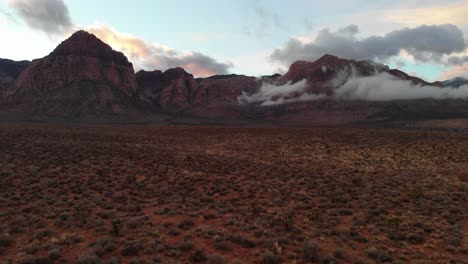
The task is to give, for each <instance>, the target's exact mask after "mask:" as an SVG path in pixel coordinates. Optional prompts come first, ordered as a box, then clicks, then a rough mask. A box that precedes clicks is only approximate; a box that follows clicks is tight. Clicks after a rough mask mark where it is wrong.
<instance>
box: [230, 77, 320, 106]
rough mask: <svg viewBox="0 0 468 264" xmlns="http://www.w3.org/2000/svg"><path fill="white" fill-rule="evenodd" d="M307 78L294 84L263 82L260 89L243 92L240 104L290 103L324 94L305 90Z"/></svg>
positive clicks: (239, 99) (266, 104) (309, 99)
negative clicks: (253, 91) (254, 91)
mask: <svg viewBox="0 0 468 264" xmlns="http://www.w3.org/2000/svg"><path fill="white" fill-rule="evenodd" d="M305 86H306V80H305V79H304V80H302V81H299V82H296V83H294V84H291V83H286V84H284V85H275V84H271V83H265V82H264V83H263V85H262V87H261V88H260V90H259V91H258V92H256V93H253V94H248V93H246V92H243V93H242V95H241V96H239V97H237V101H238V102H239V103H240V104H258V105H260V106H269V105H279V104H288V103H295V102H302V101H312V100H318V99H321V98H323V97H324V95H317V94H311V93H307V92H306V91H305Z"/></svg>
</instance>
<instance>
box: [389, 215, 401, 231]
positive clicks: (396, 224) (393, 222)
mask: <svg viewBox="0 0 468 264" xmlns="http://www.w3.org/2000/svg"><path fill="white" fill-rule="evenodd" d="M402 222H403V220H402V219H401V218H399V217H397V216H391V217H389V218H387V226H388V227H389V228H390V231H392V232H396V231H399V230H400V226H401V223H402Z"/></svg>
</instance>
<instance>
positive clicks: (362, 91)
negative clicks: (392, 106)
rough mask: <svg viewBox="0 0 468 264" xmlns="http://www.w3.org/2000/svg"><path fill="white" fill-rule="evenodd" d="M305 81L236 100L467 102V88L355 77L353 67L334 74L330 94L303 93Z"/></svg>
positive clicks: (382, 74) (382, 76) (265, 103)
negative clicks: (451, 100) (460, 100)
mask: <svg viewBox="0 0 468 264" xmlns="http://www.w3.org/2000/svg"><path fill="white" fill-rule="evenodd" d="M306 84H307V82H306V80H305V79H304V80H302V81H299V82H297V83H294V84H292V83H287V84H285V85H275V84H272V83H263V85H262V87H261V88H260V90H259V91H258V92H256V93H253V94H248V93H245V92H243V93H242V95H241V96H239V97H238V98H237V100H238V102H239V104H253V105H260V106H271V105H281V104H289V103H295V102H304V101H315V100H321V99H329V100H330V99H333V100H348V101H349V100H364V101H396V100H420V99H434V100H445V99H468V85H464V86H460V87H458V88H457V87H444V88H441V87H438V86H431V85H420V84H414V83H412V82H411V81H408V80H402V79H399V78H398V77H395V76H393V75H391V74H389V73H387V72H380V73H376V74H374V75H372V76H357V75H356V70H354V69H353V68H349V69H346V70H344V71H341V72H338V73H337V74H336V77H335V78H334V79H332V80H330V81H329V86H330V87H336V88H335V89H334V90H333V95H325V94H313V93H309V92H306Z"/></svg>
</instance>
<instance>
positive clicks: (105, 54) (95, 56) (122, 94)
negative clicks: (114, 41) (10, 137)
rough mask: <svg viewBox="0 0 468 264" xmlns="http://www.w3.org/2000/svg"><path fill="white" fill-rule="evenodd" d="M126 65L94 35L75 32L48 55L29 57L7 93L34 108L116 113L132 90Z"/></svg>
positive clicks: (131, 74)
mask: <svg viewBox="0 0 468 264" xmlns="http://www.w3.org/2000/svg"><path fill="white" fill-rule="evenodd" d="M136 87H137V83H136V79H135V74H134V71H133V66H132V64H131V63H130V62H129V61H128V59H127V58H126V57H125V56H124V55H123V54H122V53H120V52H117V51H114V50H113V49H112V48H111V47H110V46H109V45H107V44H105V43H104V42H102V41H101V40H99V39H98V38H97V37H96V36H94V35H92V34H89V33H87V32H85V31H78V32H76V33H75V34H73V35H72V36H71V37H70V38H68V39H67V40H65V41H63V42H62V43H61V44H60V45H59V46H58V47H57V48H56V49H55V50H54V51H53V52H52V53H50V54H49V55H48V56H46V57H44V58H42V59H38V60H34V61H33V62H32V63H31V64H30V65H29V67H28V68H27V69H26V70H24V71H23V72H22V73H21V75H20V76H19V77H18V80H17V81H16V83H15V85H14V87H13V88H11V89H9V90H8V92H7V97H8V98H9V99H10V101H14V102H17V103H19V104H22V107H20V108H29V109H30V110H31V109H34V111H35V112H44V113H52V114H54V115H55V114H57V115H62V114H63V115H67V114H69V112H70V111H71V112H72V113H75V114H77V113H78V114H99V113H119V112H123V111H125V110H126V109H127V108H128V107H129V104H130V101H129V99H130V97H132V96H134V95H135V94H136Z"/></svg>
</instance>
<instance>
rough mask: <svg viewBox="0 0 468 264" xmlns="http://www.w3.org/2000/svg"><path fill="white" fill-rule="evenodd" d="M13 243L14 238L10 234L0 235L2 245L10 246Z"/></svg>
mask: <svg viewBox="0 0 468 264" xmlns="http://www.w3.org/2000/svg"><path fill="white" fill-rule="evenodd" d="M11 244H13V239H12V238H11V236H10V235H9V234H3V235H0V247H9V246H11Z"/></svg>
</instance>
